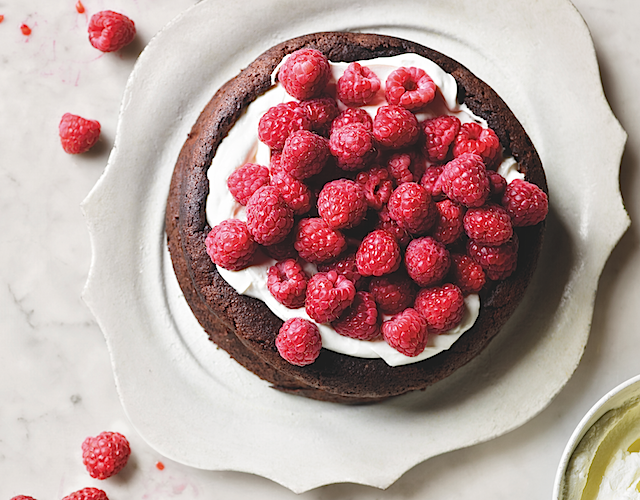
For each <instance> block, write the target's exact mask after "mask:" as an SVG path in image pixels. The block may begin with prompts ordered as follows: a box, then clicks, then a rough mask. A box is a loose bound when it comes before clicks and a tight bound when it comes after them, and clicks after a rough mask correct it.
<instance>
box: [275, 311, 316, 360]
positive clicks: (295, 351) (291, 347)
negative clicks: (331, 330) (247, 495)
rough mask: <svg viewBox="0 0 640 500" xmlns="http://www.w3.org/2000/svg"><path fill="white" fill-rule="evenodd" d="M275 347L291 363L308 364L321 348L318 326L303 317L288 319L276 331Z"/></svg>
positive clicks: (314, 358)
mask: <svg viewBox="0 0 640 500" xmlns="http://www.w3.org/2000/svg"><path fill="white" fill-rule="evenodd" d="M276 348H277V349H278V352H279V353H280V356H282V357H283V358H284V359H285V360H287V361H288V362H289V363H291V364H292V365H296V366H307V365H310V364H311V363H313V362H314V361H315V360H316V359H317V358H318V356H319V355H320V350H321V349H322V337H320V331H319V330H318V326H317V325H316V324H315V323H312V322H311V321H309V320H306V319H304V318H291V319H288V320H287V321H285V322H284V324H283V325H282V326H281V327H280V330H279V331H278V335H277V336H276Z"/></svg>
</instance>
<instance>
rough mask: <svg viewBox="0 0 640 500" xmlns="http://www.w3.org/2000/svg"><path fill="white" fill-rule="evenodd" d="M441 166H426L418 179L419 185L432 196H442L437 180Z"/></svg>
mask: <svg viewBox="0 0 640 500" xmlns="http://www.w3.org/2000/svg"><path fill="white" fill-rule="evenodd" d="M442 170H443V167H442V166H440V165H432V166H430V167H428V168H427V169H426V170H425V172H424V174H423V176H422V178H421V179H420V185H421V186H422V187H423V188H425V189H426V190H427V193H429V194H430V195H431V197H432V198H439V197H441V196H442V186H441V185H440V183H439V182H438V179H440V174H441V173H442Z"/></svg>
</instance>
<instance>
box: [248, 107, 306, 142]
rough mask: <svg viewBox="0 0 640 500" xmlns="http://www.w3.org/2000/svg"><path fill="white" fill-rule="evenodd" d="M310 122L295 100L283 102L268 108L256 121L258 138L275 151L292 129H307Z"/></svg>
mask: <svg viewBox="0 0 640 500" xmlns="http://www.w3.org/2000/svg"><path fill="white" fill-rule="evenodd" d="M310 128H311V123H310V122H309V118H307V115H306V114H305V113H304V110H303V109H302V108H301V107H300V104H299V103H297V102H283V103H280V104H276V105H275V106H272V107H271V108H269V109H268V110H267V111H266V113H265V114H264V115H262V116H261V117H260V121H259V122H258V138H259V139H260V141H261V142H263V143H264V144H266V145H267V146H269V147H270V148H271V149H273V150H275V151H280V150H282V148H283V147H284V141H286V140H287V137H289V134H290V133H291V132H293V131H294V130H303V129H304V130H309V129H310Z"/></svg>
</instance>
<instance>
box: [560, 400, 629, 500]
mask: <svg viewBox="0 0 640 500" xmlns="http://www.w3.org/2000/svg"><path fill="white" fill-rule="evenodd" d="M561 498H562V500H624V499H629V500H632V499H633V500H638V499H640V399H635V400H632V401H629V402H627V403H626V404H624V405H623V406H621V407H619V408H616V409H614V410H610V411H608V412H607V413H605V414H604V415H603V416H602V417H601V418H600V419H599V420H598V421H597V422H596V423H595V424H594V425H593V426H592V427H591V428H590V429H589V430H588V431H587V433H586V434H585V436H584V438H582V440H581V441H580V443H579V444H578V446H577V448H576V451H575V452H574V454H573V455H572V457H571V459H570V461H569V466H568V467H567V472H566V473H565V487H564V491H563V495H562V497H561Z"/></svg>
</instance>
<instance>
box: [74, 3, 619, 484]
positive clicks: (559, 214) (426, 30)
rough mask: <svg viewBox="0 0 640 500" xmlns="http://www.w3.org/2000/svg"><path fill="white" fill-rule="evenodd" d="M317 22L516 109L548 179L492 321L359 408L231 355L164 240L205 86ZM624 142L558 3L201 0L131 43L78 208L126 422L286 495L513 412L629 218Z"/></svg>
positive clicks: (418, 453) (191, 457)
mask: <svg viewBox="0 0 640 500" xmlns="http://www.w3.org/2000/svg"><path fill="white" fill-rule="evenodd" d="M550 13H552V14H551V15H550ZM538 21H539V22H538ZM327 30H358V31H369V32H379V33H384V34H391V35H398V36H402V37H404V38H408V39H413V40H415V41H418V42H420V43H423V44H425V45H428V46H431V47H432V48H434V49H437V50H440V51H442V52H444V53H446V54H448V55H449V56H451V57H453V58H455V59H457V60H459V61H460V62H462V63H463V64H465V65H467V66H468V67H469V68H470V69H471V70H472V71H473V72H474V73H476V75H478V76H479V77H481V78H482V79H484V80H485V81H486V82H488V83H489V84H490V85H491V86H492V87H493V88H494V89H495V90H496V91H497V92H498V93H499V94H500V95H501V96H502V97H503V99H504V100H505V101H506V102H507V103H508V104H509V106H510V107H511V108H512V109H513V111H514V112H515V114H516V115H517V116H518V117H519V118H520V120H521V121H522V123H523V124H524V126H525V128H526V129H527V131H528V132H529V134H530V136H531V137H532V139H533V141H534V143H535V145H536V147H537V149H538V151H539V153H540V156H541V157H542V161H543V163H544V165H545V168H546V172H547V176H548V181H549V186H550V191H551V206H552V211H551V213H550V216H549V220H548V232H547V237H546V241H545V246H544V249H543V253H542V255H541V261H540V265H539V268H538V271H537V272H536V275H535V277H534V281H533V283H532V285H531V286H530V288H529V290H528V292H527V294H526V297H525V300H524V302H523V304H522V306H521V307H520V308H519V309H518V311H517V313H516V314H515V315H514V316H513V317H512V318H511V320H510V321H509V323H508V325H507V327H505V329H504V330H503V332H501V334H500V335H499V336H498V337H497V339H496V340H494V341H493V342H492V344H491V345H490V346H489V347H488V348H487V349H486V351H485V352H483V353H482V355H481V356H479V357H478V358H477V359H475V360H474V361H473V362H472V363H470V364H469V365H467V366H466V367H464V368H462V369H460V370H459V371H458V372H456V373H455V374H454V375H453V376H451V377H450V378H448V379H447V380H445V381H443V382H441V383H438V384H436V385H435V386H434V387H432V388H430V389H428V390H427V391H425V392H420V393H416V394H410V395H407V396H403V397H400V398H396V399H393V400H391V401H388V402H385V403H382V404H378V405H374V406H363V407H345V406H340V405H334V404H326V403H320V402H315V401H310V400H306V399H304V398H298V397H293V396H288V395H284V394H280V393H278V392H276V391H274V390H271V389H269V387H268V384H266V383H264V382H263V381H261V380H259V379H257V377H255V376H253V375H252V374H250V373H248V372H246V371H245V370H244V369H242V368H241V367H239V366H238V365H237V364H236V363H235V362H233V361H231V360H230V359H229V357H228V356H227V355H226V354H225V353H224V352H223V351H221V350H218V349H216V348H215V347H214V346H213V345H211V344H210V342H209V341H208V340H207V339H206V336H205V334H204V333H203V331H202V329H201V328H200V327H199V325H198V324H197V323H196V321H195V320H194V319H193V317H192V316H191V313H190V311H189V309H188V307H187V305H186V303H185V302H184V299H183V297H182V295H181V293H180V290H179V288H178V286H177V282H176V280H175V278H174V276H173V271H172V269H171V263H170V260H169V257H168V253H167V251H166V248H165V242H164V227H163V217H164V211H165V200H166V196H167V192H168V186H169V180H170V177H171V173H172V169H173V165H174V162H175V160H176V157H177V154H178V151H179V149H180V147H181V145H182V143H183V141H184V140H185V138H186V135H187V133H188V131H189V129H190V127H191V125H192V124H193V123H194V121H195V119H196V117H197V115H198V113H199V112H200V110H201V109H202V108H203V107H204V105H205V103H206V102H207V101H208V99H209V98H210V97H211V95H212V94H213V92H214V91H215V90H216V89H217V88H218V87H219V86H220V85H221V84H222V83H224V82H225V81H226V80H228V79H229V78H231V77H232V76H234V75H235V74H236V73H237V72H238V71H239V70H240V69H241V68H243V67H244V66H246V64H248V63H249V62H250V61H252V60H253V59H254V58H255V57H256V56H257V55H258V54H259V53H260V52H262V51H263V50H265V49H266V48H268V47H270V46H271V45H273V44H275V43H277V42H279V41H282V40H285V39H287V38H291V37H294V36H297V35H301V34H304V33H309V32H313V31H327ZM625 140H626V134H625V133H624V131H623V130H622V129H621V127H620V125H619V124H618V122H617V121H616V119H615V118H614V116H613V115H612V113H611V111H610V109H609V106H608V104H607V102H606V100H605V98H604V95H603V92H602V87H601V84H600V79H599V72H598V67H597V64H596V60H595V55H594V51H593V46H592V44H591V39H590V37H589V33H588V31H587V28H586V26H585V24H584V22H583V20H582V18H581V17H580V16H579V14H578V13H577V11H576V10H575V9H574V7H573V6H572V5H571V4H570V3H569V2H567V1H559V0H539V1H537V2H530V1H528V0H526V1H525V0H523V1H511V0H509V1H507V0H504V1H500V2H496V1H495V0H473V1H467V0H449V1H447V2H441V1H436V0H402V1H399V2H398V3H396V4H395V6H394V8H389V4H388V1H381V0H373V1H369V2H367V4H366V7H364V5H361V4H359V3H351V2H343V1H341V0H325V1H320V2H298V1H296V2H293V1H279V2H275V3H274V2H268V3H267V2H260V1H258V0H255V1H248V2H231V3H226V4H225V5H224V8H223V9H222V8H221V7H220V2H215V1H213V0H209V1H207V0H205V1H203V2H201V3H198V4H197V5H195V6H194V7H193V8H191V9H190V10H188V11H187V12H185V13H184V14H183V15H182V16H180V17H179V18H178V19H176V20H175V21H173V22H172V23H170V24H169V25H168V26H167V27H166V28H165V29H164V30H163V31H162V32H161V33H160V34H158V35H157V36H156V37H155V38H154V39H153V40H152V42H151V43H150V44H149V46H148V47H147V48H146V49H145V51H144V52H143V54H142V55H141V56H140V59H139V61H138V62H137V64H136V66H135V68H134V70H133V72H132V74H131V77H130V80H129V82H128V85H127V89H126V92H125V95H124V99H123V104H122V110H121V116H120V121H119V126H118V130H117V135H116V140H115V146H114V148H113V151H112V154H111V156H110V159H109V164H108V166H107V169H106V171H105V174H104V175H103V177H102V178H101V179H100V181H99V182H98V183H97V185H96V186H95V188H94V189H93V190H92V192H91V193H90V194H89V196H88V198H87V199H86V200H85V202H84V205H83V208H84V211H85V214H86V218H87V222H88V226H89V232H90V235H91V240H92V246H93V263H92V267H91V269H90V273H89V280H88V283H87V287H86V290H85V294H84V298H85V300H86V302H87V303H88V305H89V306H90V307H91V309H92V311H93V312H94V314H95V316H96V317H97V319H98V322H99V324H100V326H101V328H102V330H103V332H104V335H105V337H106V340H107V344H108V347H109V350H110V353H111V357H112V362H113V369H114V373H115V377H116V383H117V386H118V390H119V393H120V396H121V399H122V403H123V405H124V408H125V410H126V411H127V413H128V415H129V417H130V418H131V421H132V422H133V424H134V425H135V426H136V428H137V429H138V431H139V432H140V434H141V435H142V436H143V437H144V438H145V439H146V440H147V441H148V443H149V444H150V445H151V446H152V447H154V448H155V449H156V450H158V451H159V452H160V453H162V454H164V455H165V456H167V457H169V458H172V459H174V460H176V461H179V462H182V463H185V464H188V465H192V466H194V467H198V468H203V469H210V470H234V471H244V472H250V473H254V474H258V475H261V476H264V477H267V478H270V479H272V480H274V481H276V482H278V483H280V484H282V485H284V486H286V487H288V488H290V489H291V490H293V491H295V492H301V491H305V490H308V489H311V488H314V487H317V486H320V485H324V484H329V483H335V482H353V483H361V484H367V485H372V486H377V487H381V488H383V487H386V486H388V485H390V484H391V483H393V482H394V481H395V480H396V479H397V478H398V477H399V476H400V475H402V474H403V473H404V472H405V471H407V470H408V469H410V468H411V467H413V466H414V465H416V464H417V463H419V462H421V461H424V460H426V459H428V458H430V457H433V456H436V455H438V454H441V453H444V452H447V451H451V450H454V449H458V448H461V447H465V446H470V445H473V444H475V443H479V442H482V441H486V440H489V439H492V438H494V437H496V436H499V435H501V434H504V433H506V432H508V431H509V430H512V429H514V428H516V427H518V426H520V425H522V424H524V423H525V422H527V421H528V420H529V419H531V418H532V417H533V416H534V415H536V414H537V413H538V412H540V411H541V410H542V409H543V408H544V407H545V406H546V405H547V404H548V403H549V402H550V401H551V399H552V398H553V397H554V395H556V394H557V393H558V391H560V389H561V388H562V387H563V386H564V384H565V383H566V382H567V380H568V379H569V377H570V376H571V374H572V373H573V371H574V370H575V368H576V366H577V364H578V362H579V360H580V357H581V356H582V352H583V349H584V346H585V344H586V342H587V337H588V333H589V325H590V321H591V315H592V311H593V301H594V298H595V292H596V287H597V282H598V278H599V276H600V273H601V270H602V268H603V266H604V263H605V261H606V259H607V257H608V256H609V253H610V251H611V249H612V248H613V246H614V245H615V244H616V242H617V241H618V239H619V238H620V236H621V235H622V234H623V232H624V231H625V229H626V228H627V226H628V224H629V221H628V218H627V215H626V213H625V211H624V208H623V206H622V201H621V198H620V194H619V191H618V170H619V162H620V157H621V154H622V150H623V148H624V142H625ZM605 200H606V202H605Z"/></svg>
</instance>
